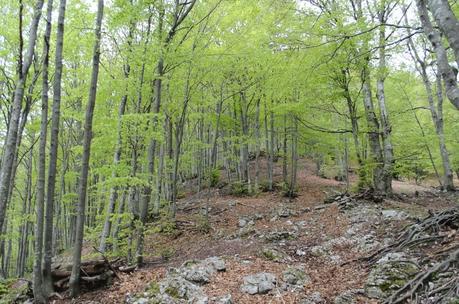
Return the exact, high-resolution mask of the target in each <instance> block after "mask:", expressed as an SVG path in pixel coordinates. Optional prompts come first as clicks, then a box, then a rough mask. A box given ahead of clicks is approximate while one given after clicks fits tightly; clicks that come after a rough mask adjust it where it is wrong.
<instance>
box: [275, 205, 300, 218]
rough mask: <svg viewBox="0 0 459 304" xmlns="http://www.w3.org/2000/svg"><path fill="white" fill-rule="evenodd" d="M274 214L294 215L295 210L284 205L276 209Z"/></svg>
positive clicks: (282, 215)
mask: <svg viewBox="0 0 459 304" xmlns="http://www.w3.org/2000/svg"><path fill="white" fill-rule="evenodd" d="M276 215H277V216H278V217H289V216H294V215H296V212H295V211H293V210H292V209H290V208H288V207H286V206H281V207H280V208H279V209H277V211H276Z"/></svg>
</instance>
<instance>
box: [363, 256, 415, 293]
mask: <svg viewBox="0 0 459 304" xmlns="http://www.w3.org/2000/svg"><path fill="white" fill-rule="evenodd" d="M418 271H419V267H418V266H417V265H416V264H415V263H414V262H413V261H409V260H406V259H405V255H404V254H403V253H390V254H388V255H386V256H384V257H383V258H381V259H380V260H379V261H378V262H376V267H374V268H373V269H372V270H371V272H370V274H369V275H368V279H367V282H366V284H365V292H366V293H367V295H368V296H369V297H370V298H378V299H385V298H387V297H388V296H390V294H391V293H392V292H394V291H395V290H397V289H399V288H400V287H402V286H403V285H404V284H405V283H407V282H408V281H409V280H410V279H411V278H413V277H414V275H415V274H416V273H417V272H418Z"/></svg>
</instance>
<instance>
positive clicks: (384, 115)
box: [376, 1, 394, 195]
mask: <svg viewBox="0 0 459 304" xmlns="http://www.w3.org/2000/svg"><path fill="white" fill-rule="evenodd" d="M385 3H386V2H385V1H382V4H381V7H382V8H381V9H380V11H379V12H378V18H379V24H380V27H379V63H378V74H377V75H378V77H377V81H376V88H377V94H376V95H377V98H378V104H379V114H380V121H381V129H382V130H381V131H382V132H381V136H382V148H383V168H382V179H383V181H382V182H383V183H384V193H385V194H388V195H390V194H392V162H393V159H394V152H393V148H392V142H391V138H390V137H391V132H392V127H391V125H390V121H389V113H388V111H387V106H386V94H385V88H384V86H385V80H386V74H387V71H386V69H387V68H386V47H385V45H386V42H387V41H386V30H385V26H384V24H385V23H386V19H387V18H386V14H387V12H386V7H385V6H386V4H385Z"/></svg>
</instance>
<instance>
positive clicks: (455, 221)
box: [364, 207, 459, 304]
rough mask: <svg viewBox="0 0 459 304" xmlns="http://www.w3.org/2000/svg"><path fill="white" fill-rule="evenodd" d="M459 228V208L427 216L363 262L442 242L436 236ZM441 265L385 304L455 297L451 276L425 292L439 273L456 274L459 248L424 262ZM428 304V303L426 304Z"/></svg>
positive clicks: (457, 286) (458, 281) (456, 281)
mask: <svg viewBox="0 0 459 304" xmlns="http://www.w3.org/2000/svg"><path fill="white" fill-rule="evenodd" d="M458 228H459V208H457V207H456V208H452V209H448V210H444V211H441V212H438V213H430V214H429V216H428V217H426V218H425V219H423V220H421V221H419V222H417V223H414V224H412V225H409V226H407V227H405V228H404V229H403V230H402V231H401V233H400V235H399V237H398V238H397V240H396V241H395V242H394V243H392V244H391V245H389V246H387V247H384V248H382V249H380V250H378V251H376V252H375V253H373V254H372V255H371V256H369V257H366V258H364V260H366V261H368V262H369V263H373V262H375V261H376V260H378V259H379V258H380V257H381V256H383V255H384V254H386V253H389V252H400V251H402V250H404V249H408V248H414V247H418V246H422V245H425V244H429V243H432V242H435V241H438V240H442V239H444V238H446V235H441V234H440V232H441V231H444V230H446V229H453V231H454V230H457V229H458ZM455 233H457V232H455ZM438 259H440V260H441V261H440V262H438V263H436V264H435V265H434V266H432V267H429V268H427V269H426V270H424V271H421V272H419V273H418V274H417V275H416V276H415V277H414V278H413V279H412V280H411V281H409V282H408V283H406V284H405V285H404V286H403V287H401V288H400V289H399V290H397V291H396V292H395V293H394V294H393V295H392V296H391V297H390V298H389V299H387V300H386V301H385V303H387V304H396V303H405V302H407V301H408V300H410V303H418V302H419V301H420V298H423V296H427V297H431V298H435V297H437V298H439V299H445V298H447V297H457V296H459V278H457V277H455V276H453V277H452V278H451V279H449V280H447V281H446V282H441V284H442V285H441V286H438V287H436V288H435V289H432V290H430V291H428V290H427V289H426V287H428V286H429V284H428V283H429V282H431V281H433V280H435V278H437V277H438V276H440V275H441V274H442V273H445V272H449V271H452V272H454V271H457V270H458V269H457V267H458V264H459V247H458V245H457V244H454V245H452V246H448V248H446V249H442V250H440V251H438V252H436V254H434V255H431V256H429V257H428V258H427V259H426V260H425V261H424V262H432V261H433V260H438ZM429 303H430V302H429Z"/></svg>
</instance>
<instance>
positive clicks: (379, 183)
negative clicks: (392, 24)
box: [362, 62, 386, 193]
mask: <svg viewBox="0 0 459 304" xmlns="http://www.w3.org/2000/svg"><path fill="white" fill-rule="evenodd" d="M365 64H368V63H367V62H366V63H365ZM369 73H370V72H369V68H368V66H365V67H364V68H363V71H362V82H363V83H362V86H363V104H364V106H365V117H366V119H367V125H368V131H367V132H368V141H369V144H370V151H371V164H370V165H371V168H373V187H374V189H375V191H377V192H379V193H384V191H385V188H386V187H385V181H384V178H383V154H382V150H381V142H380V136H379V122H378V119H377V117H376V113H375V110H374V106H373V96H372V94H371V87H370V76H369Z"/></svg>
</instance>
